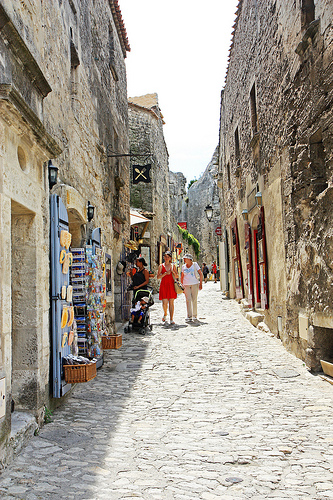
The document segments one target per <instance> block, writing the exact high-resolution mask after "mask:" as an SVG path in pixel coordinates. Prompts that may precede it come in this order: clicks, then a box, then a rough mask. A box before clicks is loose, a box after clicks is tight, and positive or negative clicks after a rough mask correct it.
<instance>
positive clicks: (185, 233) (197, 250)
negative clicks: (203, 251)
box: [178, 226, 200, 258]
mask: <svg viewBox="0 0 333 500" xmlns="http://www.w3.org/2000/svg"><path fill="white" fill-rule="evenodd" d="M178 230H179V232H180V234H181V235H182V238H183V240H185V241H187V242H188V244H189V245H191V246H192V248H193V250H194V253H195V255H196V257H197V258H198V257H199V254H200V243H199V241H198V240H197V239H196V238H195V237H194V236H193V234H191V233H189V232H188V230H187V229H182V228H181V227H180V226H178Z"/></svg>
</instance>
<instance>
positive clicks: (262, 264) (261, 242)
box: [258, 207, 269, 309]
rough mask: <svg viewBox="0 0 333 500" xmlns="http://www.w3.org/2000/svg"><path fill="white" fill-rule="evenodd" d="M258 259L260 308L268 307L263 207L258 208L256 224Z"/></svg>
mask: <svg viewBox="0 0 333 500" xmlns="http://www.w3.org/2000/svg"><path fill="white" fill-rule="evenodd" d="M258 260H259V277H260V301H261V308H262V309H268V306H269V304H268V272H267V271H268V269H267V251H266V235H265V216H264V207H261V208H260V215H259V225H258Z"/></svg>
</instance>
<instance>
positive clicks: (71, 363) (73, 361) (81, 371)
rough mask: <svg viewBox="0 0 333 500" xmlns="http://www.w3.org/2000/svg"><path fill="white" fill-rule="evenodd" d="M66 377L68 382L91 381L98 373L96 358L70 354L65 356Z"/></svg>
mask: <svg viewBox="0 0 333 500" xmlns="http://www.w3.org/2000/svg"><path fill="white" fill-rule="evenodd" d="M63 369H64V378H65V381H66V382H67V383H68V384H79V383H81V382H89V380H92V379H93V378H95V377H96V375H97V369H96V360H95V359H92V360H91V359H88V358H85V357H84V356H73V355H71V354H69V355H68V356H66V357H65V358H63Z"/></svg>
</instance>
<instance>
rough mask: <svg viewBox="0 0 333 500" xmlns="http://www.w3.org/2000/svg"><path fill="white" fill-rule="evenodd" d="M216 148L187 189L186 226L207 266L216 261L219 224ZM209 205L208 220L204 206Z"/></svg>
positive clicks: (202, 260) (201, 258) (200, 259)
mask: <svg viewBox="0 0 333 500" xmlns="http://www.w3.org/2000/svg"><path fill="white" fill-rule="evenodd" d="M217 161H218V150H217V149H216V150H215V152H214V154H213V156H212V159H211V161H210V162H209V164H208V165H207V167H206V170H205V171H204V173H203V174H202V176H201V177H200V178H199V179H198V180H197V181H196V182H194V183H193V184H192V185H191V187H190V188H189V190H188V193H187V196H188V203H187V223H188V224H187V228H188V231H189V232H190V233H191V234H193V236H195V237H196V238H197V240H198V241H199V243H200V257H199V261H200V262H201V263H202V262H206V264H207V265H208V267H209V266H210V265H211V264H212V262H213V261H214V260H215V261H216V262H217V260H218V259H217V255H218V250H217V245H218V241H219V237H218V236H217V234H216V233H215V229H216V228H217V227H218V226H220V203H219V195H218V189H217V185H216V180H215V176H216V173H217ZM207 205H211V206H212V208H213V218H212V220H211V221H210V222H209V221H208V220H207V217H206V214H205V208H206V206H207Z"/></svg>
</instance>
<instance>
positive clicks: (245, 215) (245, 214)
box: [242, 208, 249, 222]
mask: <svg viewBox="0 0 333 500" xmlns="http://www.w3.org/2000/svg"><path fill="white" fill-rule="evenodd" d="M242 217H243V220H244V221H245V222H246V221H248V220H249V212H248V211H247V210H246V208H244V210H243V211H242Z"/></svg>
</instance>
